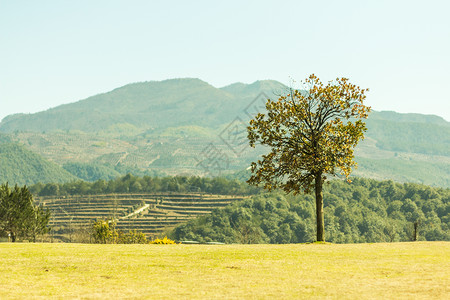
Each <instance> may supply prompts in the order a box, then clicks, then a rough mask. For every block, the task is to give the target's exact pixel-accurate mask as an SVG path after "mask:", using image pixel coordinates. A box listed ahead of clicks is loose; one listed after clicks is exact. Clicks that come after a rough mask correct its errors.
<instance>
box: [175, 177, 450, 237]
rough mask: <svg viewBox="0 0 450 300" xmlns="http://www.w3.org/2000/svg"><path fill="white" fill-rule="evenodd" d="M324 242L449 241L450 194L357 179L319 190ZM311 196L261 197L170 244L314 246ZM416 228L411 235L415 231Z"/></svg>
mask: <svg viewBox="0 0 450 300" xmlns="http://www.w3.org/2000/svg"><path fill="white" fill-rule="evenodd" d="M324 199H326V201H325V204H324V210H325V229H326V230H325V233H326V240H327V241H329V242H333V243H365V242H370V243H373V242H399V241H411V240H414V239H415V238H416V239H418V240H427V241H435V240H444V241H450V190H449V189H442V188H432V187H429V186H424V185H420V184H412V183H405V184H399V183H394V182H393V181H376V180H372V179H362V178H356V179H354V180H353V182H352V183H348V182H344V181H340V180H334V181H331V182H330V183H329V184H325V185H324ZM314 220H315V199H314V197H313V196H312V195H310V194H306V195H304V194H302V195H300V194H299V195H296V196H294V195H286V194H285V193H284V192H281V191H279V190H276V191H274V192H271V193H260V194H258V195H254V196H252V197H250V198H247V199H245V200H243V201H240V202H235V203H233V204H232V205H230V206H228V207H226V208H224V209H217V210H214V211H213V213H212V214H211V215H208V216H203V217H200V218H198V219H194V220H191V221H190V222H188V223H187V224H183V225H180V226H178V227H177V228H175V229H174V230H173V231H172V232H171V233H170V235H169V237H170V238H172V239H175V240H178V241H183V240H195V241H198V242H210V241H216V242H224V243H277V244H279V243H304V242H312V241H314V240H315V236H316V228H315V226H314ZM415 226H416V227H417V228H416V229H417V232H416V235H415V232H414V229H415Z"/></svg>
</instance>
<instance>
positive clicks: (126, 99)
mask: <svg viewBox="0 0 450 300" xmlns="http://www.w3.org/2000/svg"><path fill="white" fill-rule="evenodd" d="M284 89H286V87H285V86H284V85H283V84H281V83H279V82H277V81H271V80H264V81H257V82H254V83H253V84H249V85H246V84H241V83H237V84H232V85H229V86H226V87H224V88H222V89H219V88H215V87H213V86H211V85H209V84H208V83H206V82H204V81H201V80H199V79H192V78H184V79H170V80H165V81H159V82H155V81H152V82H142V83H133V84H129V85H126V86H123V87H120V88H118V89H115V90H113V91H110V92H107V93H104V94H99V95H96V96H92V97H89V98H87V99H84V100H81V101H78V102H75V103H70V104H65V105H61V106H57V107H55V108H52V109H49V110H46V111H42V112H38V113H35V114H16V115H11V116H8V117H6V118H4V119H3V120H2V122H1V123H0V131H3V132H13V131H16V130H19V131H51V130H82V131H86V132H94V131H100V130H105V129H107V128H109V127H111V126H114V125H117V124H125V123H126V124H131V125H133V126H136V127H139V128H141V129H143V128H145V129H147V128H157V129H158V128H167V127H178V126H185V125H197V126H206V127H213V128H216V127H217V126H219V125H221V124H223V123H226V122H229V121H230V116H231V118H232V117H233V116H236V115H237V114H238V113H240V112H241V111H243V110H244V109H245V107H246V106H247V105H248V104H249V100H251V99H250V98H252V97H255V96H256V95H257V94H259V93H261V92H264V93H266V94H267V95H268V96H269V97H270V96H273V91H277V90H278V91H281V90H284Z"/></svg>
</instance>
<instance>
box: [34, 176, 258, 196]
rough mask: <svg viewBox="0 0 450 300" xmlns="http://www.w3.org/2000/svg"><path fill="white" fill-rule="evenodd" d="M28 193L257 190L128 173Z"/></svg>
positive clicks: (237, 192) (236, 192)
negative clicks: (113, 177) (111, 178)
mask: <svg viewBox="0 0 450 300" xmlns="http://www.w3.org/2000/svg"><path fill="white" fill-rule="evenodd" d="M30 191H31V192H32V193H33V194H34V195H38V196H64V195H93V194H107V193H118V194H123V193H159V192H176V193H188V192H193V193H209V194H223V195H252V194H256V193H258V192H259V191H260V189H259V188H258V187H253V186H249V185H248V184H246V183H244V182H241V181H238V180H228V179H225V178H220V177H216V178H205V177H186V176H175V177H151V176H143V177H138V176H134V175H131V174H127V175H125V176H122V177H118V178H116V179H113V180H109V181H105V180H102V179H100V180H97V181H95V182H87V181H83V180H78V181H72V182H66V183H47V184H43V183H37V184H34V185H32V186H30Z"/></svg>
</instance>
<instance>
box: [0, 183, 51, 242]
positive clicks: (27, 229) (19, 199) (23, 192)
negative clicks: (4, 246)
mask: <svg viewBox="0 0 450 300" xmlns="http://www.w3.org/2000/svg"><path fill="white" fill-rule="evenodd" d="M49 220H50V211H49V210H48V209H47V210H45V209H43V208H42V207H41V206H37V205H35V204H34V201H33V196H32V194H31V193H30V191H29V190H28V188H27V187H26V186H23V187H18V186H17V185H16V186H15V187H14V188H13V189H10V188H9V186H8V184H2V185H1V186H0V231H3V232H5V233H7V234H9V235H10V236H11V241H12V242H15V241H16V239H17V238H18V237H27V238H31V239H32V240H33V241H34V242H35V241H36V237H37V236H38V235H41V234H45V233H47V232H48V230H49V228H48V223H49Z"/></svg>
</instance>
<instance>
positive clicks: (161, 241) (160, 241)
mask: <svg viewBox="0 0 450 300" xmlns="http://www.w3.org/2000/svg"><path fill="white" fill-rule="evenodd" d="M150 244H161V245H176V244H177V243H176V242H175V241H173V240H171V239H168V238H167V236H165V237H164V238H163V239H155V240H153V241H151V242H150Z"/></svg>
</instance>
